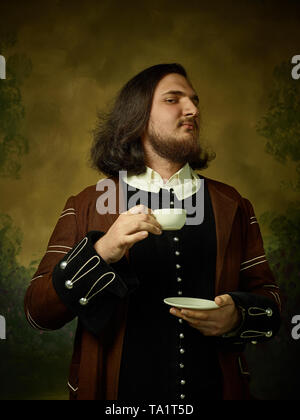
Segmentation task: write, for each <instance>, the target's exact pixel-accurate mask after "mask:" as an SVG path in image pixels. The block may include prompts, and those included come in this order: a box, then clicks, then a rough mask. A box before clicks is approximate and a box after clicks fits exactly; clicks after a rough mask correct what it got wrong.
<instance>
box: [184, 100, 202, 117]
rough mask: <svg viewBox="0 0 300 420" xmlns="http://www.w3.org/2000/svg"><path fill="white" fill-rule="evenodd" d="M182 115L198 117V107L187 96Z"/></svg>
mask: <svg viewBox="0 0 300 420" xmlns="http://www.w3.org/2000/svg"><path fill="white" fill-rule="evenodd" d="M183 115H184V116H185V117H188V116H191V117H198V115H199V109H198V108H197V106H196V105H195V104H194V102H193V101H192V100H191V99H189V98H186V101H185V105H184V108H183Z"/></svg>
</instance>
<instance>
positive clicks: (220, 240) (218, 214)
mask: <svg viewBox="0 0 300 420" xmlns="http://www.w3.org/2000/svg"><path fill="white" fill-rule="evenodd" d="M204 180H205V181H206V182H207V187H208V191H209V194H210V198H211V201H212V207H213V212H214V217H215V223H216V236H217V256H216V283H215V292H216V295H218V294H219V291H220V280H221V274H222V268H223V264H224V257H225V253H226V248H227V245H228V241H229V238H230V234H231V229H232V223H233V220H234V217H235V214H236V211H237V208H238V202H237V201H236V200H234V199H233V198H230V197H229V196H228V195H225V194H224V193H223V192H222V191H221V189H220V187H219V185H218V184H216V183H215V182H213V181H212V180H210V179H207V178H205V177H204ZM220 185H222V184H220Z"/></svg>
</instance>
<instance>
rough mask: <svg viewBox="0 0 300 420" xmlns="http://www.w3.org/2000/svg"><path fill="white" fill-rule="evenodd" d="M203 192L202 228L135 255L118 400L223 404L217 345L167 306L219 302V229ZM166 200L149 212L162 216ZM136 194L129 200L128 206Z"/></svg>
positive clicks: (155, 241) (156, 241) (164, 237)
mask: <svg viewBox="0 0 300 420" xmlns="http://www.w3.org/2000/svg"><path fill="white" fill-rule="evenodd" d="M202 182H203V181H202ZM125 185H127V184H125ZM204 188H205V189H204V215H205V217H204V220H203V223H201V224H200V225H196V226H193V225H185V226H184V227H183V228H182V229H181V230H178V231H163V233H162V234H161V235H160V236H157V235H152V234H150V235H149V236H148V238H147V239H145V240H143V241H141V242H138V243H136V244H135V245H134V246H133V247H132V248H131V250H130V263H131V267H133V269H134V270H135V273H136V276H137V278H138V280H139V287H138V288H137V289H136V290H135V291H134V292H133V293H132V294H131V295H130V300H129V309H128V320H127V328H126V333H125V338H124V346H123V354H122V362H121V370H120V380H119V396H118V398H119V400H132V401H139V400H140V401H177V402H178V401H182V402H186V401H191V400H193V401H195V400H201V399H219V398H221V382H222V379H221V372H220V367H219V362H218V357H217V352H216V345H215V343H216V342H215V339H214V338H213V337H204V336H203V335H202V334H201V333H200V332H199V331H198V330H196V329H194V328H192V327H191V326H189V325H188V324H187V323H186V322H185V321H183V322H180V321H179V319H178V318H177V317H175V316H173V315H171V314H170V313H169V309H170V307H169V306H167V305H166V304H165V303H164V302H163V299H164V298H166V297H172V296H185V297H199V298H204V299H214V297H215V291H214V289H215V266H216V229H215V221H214V214H213V209H212V204H211V200H210V196H209V192H208V189H207V188H206V185H205V186H204ZM135 191H138V190H135ZM166 192H167V190H160V192H159V193H157V194H154V193H151V194H152V198H153V197H154V196H155V195H156V197H154V198H155V200H153V202H156V203H157V206H153V207H152V209H155V208H158V206H159V207H160V208H161V202H162V193H164V194H166ZM134 193H135V192H133V191H128V192H127V194H128V200H129V199H130V197H132V195H133V194H134ZM143 193H144V200H145V201H144V202H143V199H142V200H141V203H142V204H145V205H147V206H148V207H150V205H149V203H150V200H149V201H148V199H149V198H150V193H147V192H143ZM167 193H168V194H169V192H167ZM156 200H157V201H156ZM195 200H196V194H194V196H193V202H195ZM170 202H171V203H172V202H174V204H171V205H170V207H175V208H177V207H180V208H181V207H184V200H183V201H181V200H178V199H177V198H176V196H175V194H174V193H173V191H172V190H170ZM158 203H159V204H158Z"/></svg>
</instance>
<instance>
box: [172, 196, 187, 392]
mask: <svg viewBox="0 0 300 420" xmlns="http://www.w3.org/2000/svg"><path fill="white" fill-rule="evenodd" d="M171 203H172V202H171ZM173 240H174V242H175V243H176V244H178V242H179V238H178V237H177V236H174V238H173ZM179 256H180V251H178V250H175V257H179ZM175 267H176V271H178V270H180V269H181V265H180V264H178V263H176V265H175ZM176 281H177V284H178V286H179V285H180V286H181V285H182V278H181V277H180V276H179V275H177V276H176ZM177 294H178V296H182V290H181V289H179V290H177ZM178 322H179V324H181V325H182V324H183V320H182V319H181V318H179V319H178ZM183 339H184V334H183V332H180V333H179V341H180V345H179V353H180V355H181V356H182V355H183V354H184V353H185V349H184V348H183V347H182V345H183ZM179 368H180V369H184V363H183V362H182V361H180V362H179ZM185 383H186V381H185V379H180V385H182V386H184V385H185ZM180 399H181V400H184V399H185V394H184V393H181V394H180Z"/></svg>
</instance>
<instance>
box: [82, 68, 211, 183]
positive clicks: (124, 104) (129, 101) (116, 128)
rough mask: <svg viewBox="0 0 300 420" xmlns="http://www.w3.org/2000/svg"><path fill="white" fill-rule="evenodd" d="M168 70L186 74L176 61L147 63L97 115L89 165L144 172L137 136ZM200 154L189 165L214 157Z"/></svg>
mask: <svg viewBox="0 0 300 420" xmlns="http://www.w3.org/2000/svg"><path fill="white" fill-rule="evenodd" d="M170 73H178V74H181V75H182V76H184V77H185V78H187V73H186V71H185V69H184V68H183V67H182V66H181V65H180V64H177V63H172V64H157V65H155V66H152V67H149V68H147V69H145V70H143V71H142V72H140V73H138V74H137V75H136V76H134V77H133V78H132V79H130V80H129V81H128V82H127V83H126V85H125V86H124V87H123V88H122V89H121V91H120V92H119V94H118V96H117V99H116V100H115V103H114V106H113V108H112V110H111V111H110V112H109V113H108V114H107V115H103V114H99V115H98V122H97V126H96V128H95V130H94V132H93V135H94V141H93V145H92V148H91V154H90V162H91V166H92V167H93V168H95V169H98V170H99V171H100V172H102V173H104V174H106V175H109V176H118V174H119V171H121V170H126V171H127V172H128V173H131V174H135V175H138V174H141V173H143V172H145V170H146V166H145V160H144V152H143V147H142V142H141V136H142V134H143V132H144V130H145V128H146V127H147V124H148V120H149V116H150V111H151V106H152V99H153V95H154V91H155V88H156V86H157V84H158V82H159V81H160V80H161V79H162V78H163V77H164V76H166V75H168V74H170ZM200 154H201V156H199V158H198V159H197V161H196V162H189V163H190V165H191V167H192V168H193V169H204V168H207V166H208V162H209V161H210V160H212V159H213V158H214V157H215V156H214V154H209V153H208V152H204V151H202V150H201V153H200Z"/></svg>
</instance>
